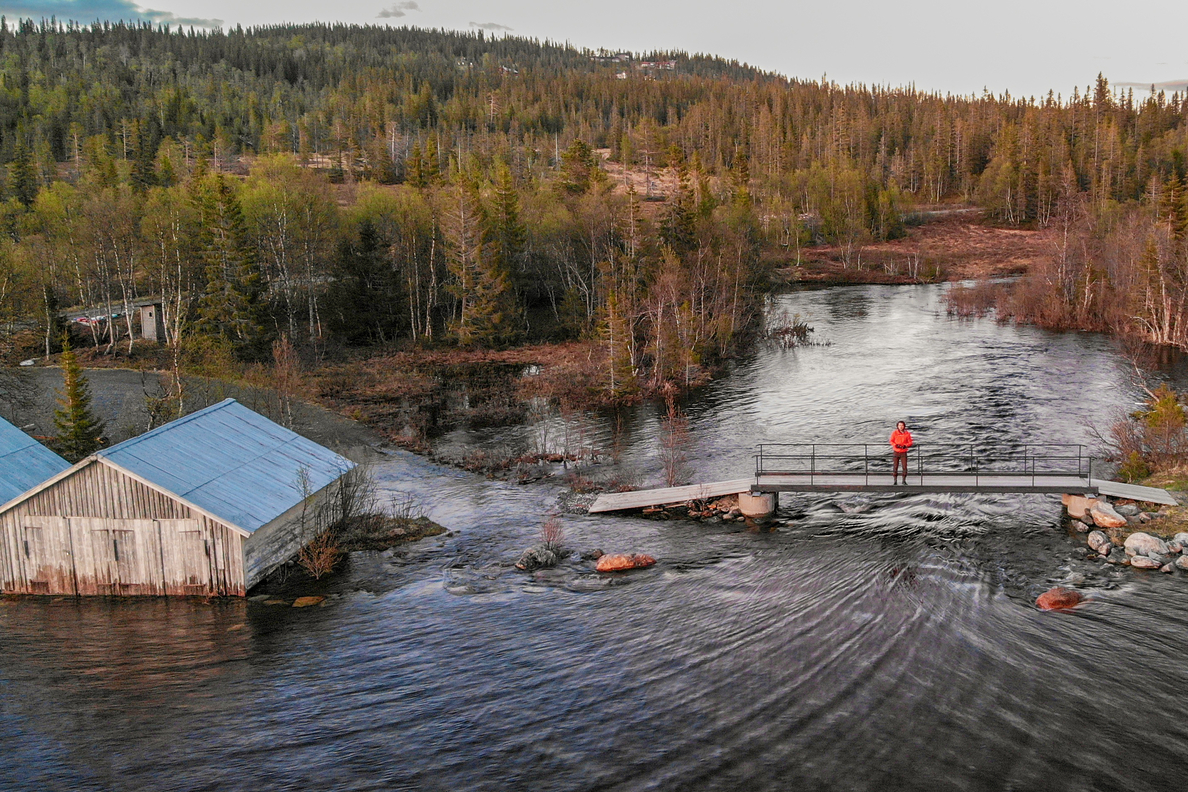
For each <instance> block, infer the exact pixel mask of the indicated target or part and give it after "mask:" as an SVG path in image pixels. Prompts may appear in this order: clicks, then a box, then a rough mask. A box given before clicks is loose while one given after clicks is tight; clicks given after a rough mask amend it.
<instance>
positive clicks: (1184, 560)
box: [1176, 556, 1188, 572]
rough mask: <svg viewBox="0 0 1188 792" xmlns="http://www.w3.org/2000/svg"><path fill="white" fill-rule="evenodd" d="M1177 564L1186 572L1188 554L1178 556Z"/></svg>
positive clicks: (1187, 570) (1187, 569)
mask: <svg viewBox="0 0 1188 792" xmlns="http://www.w3.org/2000/svg"><path fill="white" fill-rule="evenodd" d="M1176 566H1178V567H1179V568H1180V569H1182V570H1184V571H1185V572H1188V556H1180V557H1179V558H1177V559H1176Z"/></svg>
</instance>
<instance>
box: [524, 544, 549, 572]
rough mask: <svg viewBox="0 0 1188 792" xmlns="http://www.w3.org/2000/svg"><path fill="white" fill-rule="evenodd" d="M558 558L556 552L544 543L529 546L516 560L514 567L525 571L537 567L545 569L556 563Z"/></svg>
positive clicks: (530, 570)
mask: <svg viewBox="0 0 1188 792" xmlns="http://www.w3.org/2000/svg"><path fill="white" fill-rule="evenodd" d="M559 560H560V559H558V558H557V554H556V553H554V552H553V551H552V550H550V549H549V548H547V547H545V546H544V545H537V546H536V547H530V548H528V549H527V550H525V551H524V552H523V554H522V555H521V556H520V560H519V561H517V562H516V569H522V570H523V571H525V572H532V571H534V570H537V569H547V568H549V567H553V566H556V565H557V562H558V561H559Z"/></svg>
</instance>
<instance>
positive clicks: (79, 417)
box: [52, 340, 104, 462]
mask: <svg viewBox="0 0 1188 792" xmlns="http://www.w3.org/2000/svg"><path fill="white" fill-rule="evenodd" d="M62 379H63V383H62V390H60V391H58V392H57V393H58V409H57V410H55V411H54V427H55V428H56V429H57V430H58V434H57V436H56V437H55V438H54V440H53V443H52V445H53V447H54V450H55V451H57V452H58V453H59V454H61V455H62V456H63V457H65V458H66V459H67V460H68V461H70V462H78V461H79V460H81V459H85V458H86V457H89V456H90V455H91V454H93V453H95V452H96V451H97V450H99V448H100V447H102V445H103V440H102V437H103V430H104V426H103V422H102V421H100V420H99V419H98V418H96V417H95V414H94V413H93V412H91V386H90V383H88V382H87V377H86V375H85V374H83V370H82V366H80V365H78V359H77V358H76V357H75V356H74V350H72V349H71V348H70V342H69V340H63V342H62Z"/></svg>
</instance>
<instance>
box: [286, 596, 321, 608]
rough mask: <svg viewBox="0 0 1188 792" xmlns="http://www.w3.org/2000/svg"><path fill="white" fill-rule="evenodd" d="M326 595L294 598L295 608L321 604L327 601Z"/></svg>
mask: <svg viewBox="0 0 1188 792" xmlns="http://www.w3.org/2000/svg"><path fill="white" fill-rule="evenodd" d="M325 600H326V598H325V597H298V598H297V599H295V600H293V607H294V608H309V607H312V606H314V605H321V604H322V603H323V602H325Z"/></svg>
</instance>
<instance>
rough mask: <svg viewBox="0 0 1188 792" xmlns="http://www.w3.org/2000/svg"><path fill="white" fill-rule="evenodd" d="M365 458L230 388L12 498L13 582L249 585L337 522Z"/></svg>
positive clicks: (5, 528) (0, 532) (43, 588)
mask: <svg viewBox="0 0 1188 792" xmlns="http://www.w3.org/2000/svg"><path fill="white" fill-rule="evenodd" d="M353 467H354V463H352V462H350V461H349V460H347V459H346V458H345V457H342V456H340V455H339V454H336V453H335V452H333V451H331V450H330V449H328V448H324V447H322V446H320V445H318V444H317V443H314V442H313V441H312V440H308V439H306V438H304V437H302V436H300V435H298V434H297V433H296V432H293V431H290V430H289V429H286V428H284V427H283V426H280V425H279V424H276V423H273V422H272V421H270V420H268V419H267V418H265V417H264V416H262V415H260V414H258V413H256V412H253V411H252V410H249V409H248V408H246V407H244V406H243V405H241V404H239V403H238V402H236V401H235V400H234V399H227V400H225V401H223V402H220V403H218V404H215V405H213V406H211V407H207V408H206V409H204V410H199V411H198V412H196V413H193V414H191V415H188V416H186V417H184V418H179V419H178V420H176V421H173V422H171V423H168V424H165V425H164V426H161V427H158V428H157V429H154V430H152V431H151V432H148V433H146V434H143V435H141V436H139V437H134V438H132V439H131V440H126V441H124V442H123V443H119V444H118V445H115V446H112V447H111V448H107V449H104V450H102V451H100V452H98V453H96V454H94V455H93V456H90V457H88V458H87V459H84V460H83V461H81V462H79V463H78V464H76V465H74V466H73V467H69V468H67V469H65V470H62V471H61V472H59V473H58V474H57V475H54V476H53V477H52V478H49V480H47V481H44V482H43V483H41V484H40V485H39V486H35V487H34V488H33V489H31V490H29V491H28V492H25V493H24V494H23V495H21V496H20V497H18V498H16V499H15V500H12V501H9V502H8V503H7V504H5V506H4V507H3V509H2V510H0V590H3V591H5V592H15V593H26V594H73V595H113V596H130V595H157V596H160V595H168V596H174V595H179V596H182V595H219V596H242V595H244V594H246V593H247V591H248V589H250V588H251V587H252V586H253V585H255V584H256V583H258V582H260V581H261V580H263V579H264V578H265V577H266V576H267V575H268V574H269V573H270V572H271V571H272V570H274V569H276V568H277V567H278V566H280V565H281V564H283V563H285V562H286V561H288V560H289V559H290V558H292V557H293V556H294V555H295V554H296V553H297V552H298V551H299V550H300V549H301V547H303V546H304V545H305V544H306V543H308V542H309V540H310V539H312V538H314V537H315V536H316V535H317V533H318V532H319V531H321V530H322V529H323V528H324V527H325V525H326V521H327V515H328V514H331V515H332V514H333V506H334V503H335V495H336V494H337V485H338V483H339V482H340V481H341V479H342V476H343V475H344V474H346V473H347V472H348V471H349V470H351V469H352V468H353ZM27 537H33V538H34V541H32V542H27V541H26V538H27Z"/></svg>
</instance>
